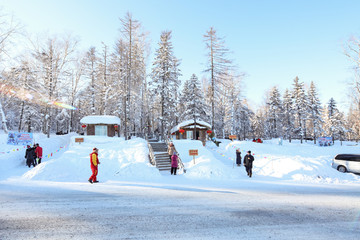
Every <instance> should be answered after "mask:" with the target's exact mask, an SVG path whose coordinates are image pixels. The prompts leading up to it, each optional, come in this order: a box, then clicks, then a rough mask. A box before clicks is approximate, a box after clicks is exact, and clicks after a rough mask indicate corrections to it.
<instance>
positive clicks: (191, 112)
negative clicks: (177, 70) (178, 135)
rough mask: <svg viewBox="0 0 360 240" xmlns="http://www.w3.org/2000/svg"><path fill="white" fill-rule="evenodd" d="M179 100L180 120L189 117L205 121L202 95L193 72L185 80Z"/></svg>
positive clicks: (198, 82)
mask: <svg viewBox="0 0 360 240" xmlns="http://www.w3.org/2000/svg"><path fill="white" fill-rule="evenodd" d="M179 102H180V103H181V104H182V110H181V113H180V120H181V121H184V120H190V119H196V120H202V121H207V115H206V112H207V111H206V106H205V99H204V95H203V92H202V90H201V85H200V81H199V79H198V77H197V76H196V75H195V74H193V75H192V76H191V78H190V79H189V80H186V81H185V83H184V87H183V89H182V93H181V97H180V101H179Z"/></svg>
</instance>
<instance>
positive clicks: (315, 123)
mask: <svg viewBox="0 0 360 240" xmlns="http://www.w3.org/2000/svg"><path fill="white" fill-rule="evenodd" d="M308 101H309V106H308V109H309V112H308V116H309V120H310V121H311V128H312V130H313V138H314V144H316V138H317V137H319V136H320V135H319V133H320V132H321V129H322V127H321V125H322V123H323V120H322V117H321V112H322V107H321V103H320V100H319V98H318V93H317V90H316V87H315V84H314V82H311V84H310V89H309V91H308Z"/></svg>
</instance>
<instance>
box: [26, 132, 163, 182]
mask: <svg viewBox="0 0 360 240" xmlns="http://www.w3.org/2000/svg"><path fill="white" fill-rule="evenodd" d="M75 137H76V136H74V137H72V138H71V142H70V146H69V149H68V151H66V152H65V153H64V154H63V155H62V156H61V157H59V158H56V159H53V160H51V161H48V162H45V163H44V164H40V165H39V166H37V167H35V168H33V169H31V170H30V171H28V172H27V173H26V174H24V175H23V178H24V179H34V180H49V181H61V182H63V181H64V182H78V181H80V182H81V181H87V179H88V178H89V177H90V175H91V170H90V157H89V154H90V153H91V152H92V149H93V148H94V147H96V148H98V149H99V161H100V165H99V174H98V179H99V180H100V181H102V182H104V181H109V180H121V179H148V178H157V177H159V176H160V174H159V171H158V170H157V169H156V168H155V167H153V166H152V165H151V164H150V163H149V159H148V148H147V143H146V141H145V140H143V139H140V138H133V139H131V140H129V141H125V140H124V139H123V138H110V137H104V136H82V137H84V142H83V143H80V144H79V143H75Z"/></svg>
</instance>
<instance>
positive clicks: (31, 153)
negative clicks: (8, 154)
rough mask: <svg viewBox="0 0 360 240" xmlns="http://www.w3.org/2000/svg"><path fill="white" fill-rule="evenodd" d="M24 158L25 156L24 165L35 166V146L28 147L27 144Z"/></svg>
mask: <svg viewBox="0 0 360 240" xmlns="http://www.w3.org/2000/svg"><path fill="white" fill-rule="evenodd" d="M25 158H26V165H27V166H28V167H30V166H31V165H33V166H34V167H35V158H36V155H35V148H32V147H30V145H27V149H26V152H25Z"/></svg>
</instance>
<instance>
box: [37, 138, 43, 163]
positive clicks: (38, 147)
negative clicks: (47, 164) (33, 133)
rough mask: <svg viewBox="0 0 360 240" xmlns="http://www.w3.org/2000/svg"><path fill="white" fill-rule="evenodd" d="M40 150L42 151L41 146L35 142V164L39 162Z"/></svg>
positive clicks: (40, 157)
mask: <svg viewBox="0 0 360 240" xmlns="http://www.w3.org/2000/svg"><path fill="white" fill-rule="evenodd" d="M42 152H43V149H42V147H40V146H39V144H38V143H37V144H36V149H35V154H36V158H37V159H38V162H37V164H40V163H41V159H42ZM35 161H36V160H35Z"/></svg>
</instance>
